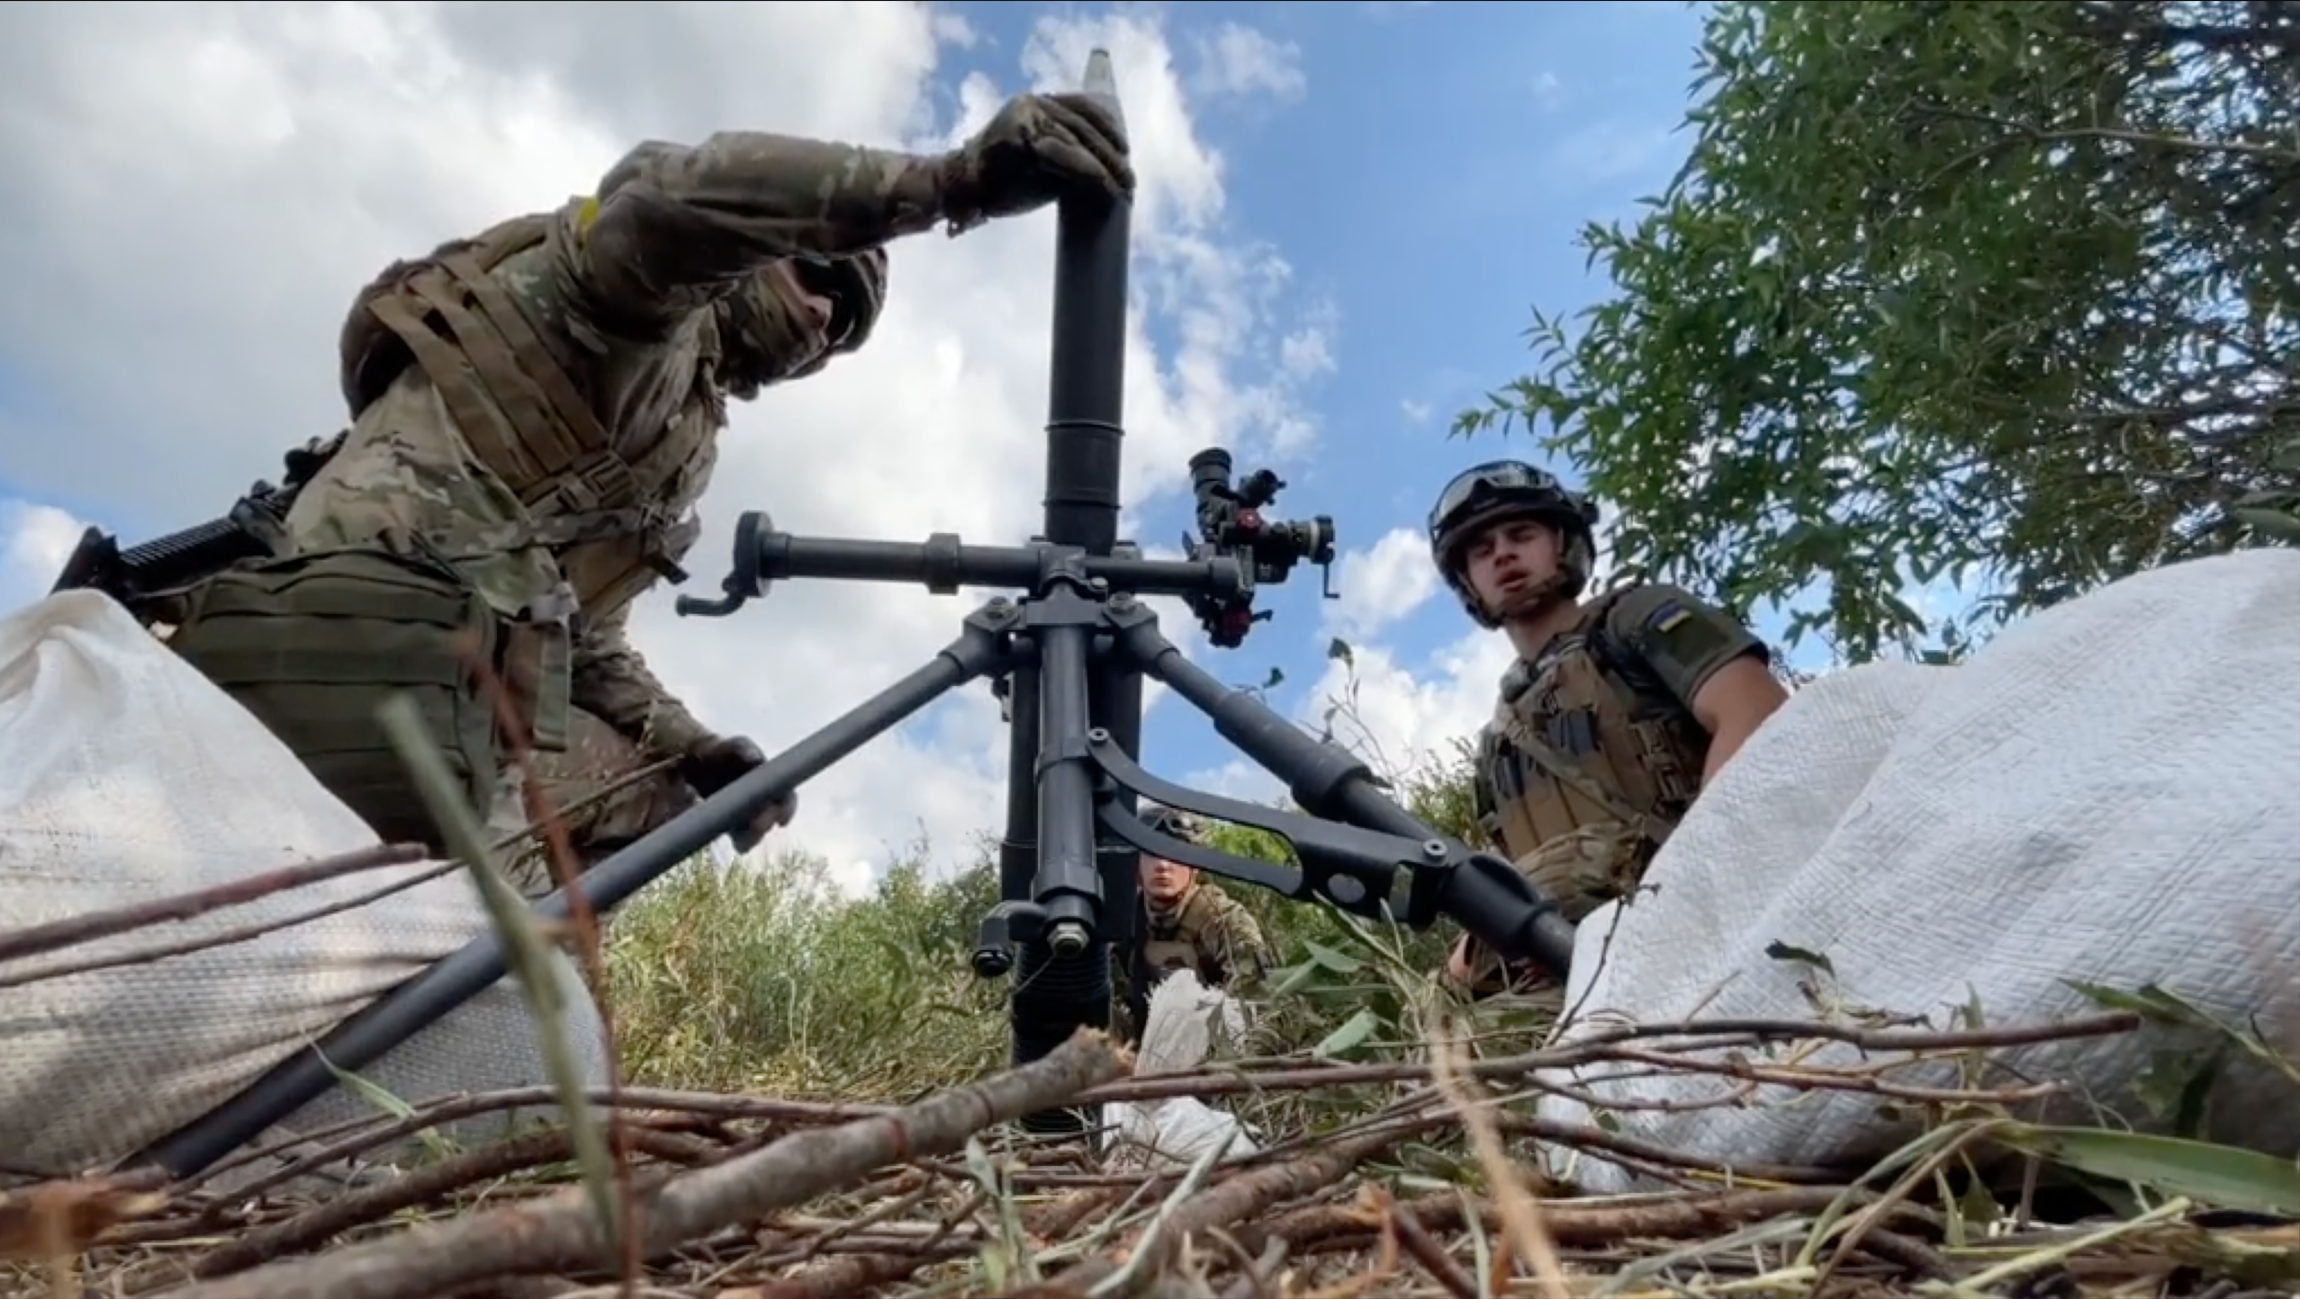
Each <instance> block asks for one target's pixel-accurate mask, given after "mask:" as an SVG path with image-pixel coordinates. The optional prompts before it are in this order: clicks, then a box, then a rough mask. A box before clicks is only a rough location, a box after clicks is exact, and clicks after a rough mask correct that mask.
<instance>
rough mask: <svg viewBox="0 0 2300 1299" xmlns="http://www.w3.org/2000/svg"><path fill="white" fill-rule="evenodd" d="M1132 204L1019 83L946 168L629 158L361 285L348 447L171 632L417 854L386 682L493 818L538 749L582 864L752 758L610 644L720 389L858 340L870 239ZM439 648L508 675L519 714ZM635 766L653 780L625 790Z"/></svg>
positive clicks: (730, 141)
mask: <svg viewBox="0 0 2300 1299" xmlns="http://www.w3.org/2000/svg"><path fill="white" fill-rule="evenodd" d="M1133 187H1134V176H1133V171H1132V167H1131V165H1130V163H1129V162H1128V159H1127V150H1126V145H1125V141H1124V137H1123V135H1122V134H1121V132H1120V131H1119V130H1118V128H1117V126H1116V124H1115V123H1114V122H1113V121H1112V120H1111V119H1110V118H1109V117H1108V116H1107V115H1106V113H1105V110H1103V109H1102V108H1101V107H1100V106H1099V105H1097V104H1096V103H1095V102H1094V101H1093V100H1092V99H1090V98H1088V97H1085V96H1078V95H1067V94H1054V95H1033V94H1026V95H1020V96H1017V97H1015V98H1014V99H1012V100H1010V101H1009V102H1008V103H1007V104H1006V105H1005V106H1004V108H1003V109H1001V111H1000V112H999V113H998V114H997V115H996V116H995V117H994V118H992V120H991V121H990V122H989V123H988V124H987V125H985V126H984V127H983V128H982V130H981V131H980V132H978V133H977V134H976V135H975V136H974V138H973V139H972V140H970V141H968V142H967V143H966V144H964V145H962V146H961V147H959V148H956V149H953V150H950V151H949V152H947V153H936V154H927V155H913V154H907V153H900V152H895V151H891V150H886V149H875V148H864V147H859V146H854V145H845V144H833V143H826V142H821V141H815V140H807V139H799V138H794V137H790V136H783V135H774V134H768V133H765V132H757V131H723V132H719V133H716V134H714V135H712V136H710V137H709V138H707V139H705V140H703V141H702V142H701V143H700V144H697V145H694V146H686V145H679V144H672V143H665V142H661V141H649V142H646V143H642V144H640V145H638V146H637V147H636V148H634V149H632V150H631V151H630V152H629V153H628V154H626V155H625V156H624V157H623V158H622V159H621V160H619V161H618V162H616V163H615V165H614V166H612V167H610V168H609V169H608V170H607V172H606V174H605V175H604V176H603V177H602V178H601V180H600V182H599V184H598V187H597V189H596V191H595V192H594V193H592V194H589V195H580V196H577V197H575V198H571V199H570V200H568V201H567V202H566V203H565V204H563V205H561V206H559V207H558V208H556V209H554V210H551V211H545V212H537V213H532V214H529V215H525V216H519V217H515V218H512V219H510V220H507V221H504V222H502V223H500V224H498V225H496V226H494V227H492V228H490V229H487V230H485V231H482V232H481V233H479V234H477V235H475V236H473V237H470V238H464V239H457V240H454V241H451V242H449V243H446V244H443V245H441V246H440V247H438V248H436V249H434V250H433V251H432V252H431V253H429V254H428V255H425V256H423V257H420V258H416V259H413V260H408V261H401V262H398V263H395V264H393V265H392V266H390V267H389V268H388V269H386V270H385V271H384V272H383V273H382V274H381V275H380V276H378V277H377V278H376V280H375V281H374V282H372V283H370V284H369V285H367V286H366V287H365V288H363V289H362V290H361V291H360V292H359V294H358V295H357V297H356V299H355V300H354V302H353V303H352V306H351V310H350V313H349V315H348V317H347V319H346V320H345V322H344V325H343V329H342V334H341V337H340V339H339V354H340V363H341V374H340V378H341V384H342V389H343V395H344V398H345V400H346V402H347V403H348V405H349V408H350V417H351V421H352V422H351V424H350V426H349V427H348V428H347V429H346V430H345V431H344V432H343V433H342V434H339V435H338V437H337V439H336V440H335V443H334V444H333V445H332V446H320V445H316V444H315V447H314V448H312V449H311V455H310V456H309V459H311V460H316V461H318V462H319V467H318V469H317V471H316V473H314V474H312V475H311V476H310V478H309V480H308V481H307V482H304V483H303V484H302V485H301V486H300V488H299V489H298V491H297V494H296V497H295V501H294V504H293V507H292V508H291V510H290V511H289V513H288V515H287V518H286V527H285V537H284V538H283V539H282V540H281V542H280V543H279V544H278V545H277V546H276V547H275V549H277V550H278V551H279V552H280V554H279V555H277V556H276V557H275V558H274V559H272V560H267V561H264V563H263V564H261V565H257V566H255V567H254V568H253V569H242V570H240V571H238V572H226V573H224V574H222V575H220V576H219V577H218V578H217V579H214V580H213V581H212V582H211V584H210V585H209V586H208V587H207V588H205V589H202V590H195V591H194V592H192V593H191V595H190V596H189V597H188V598H187V599H186V600H185V602H184V612H183V616H182V618H181V620H180V621H179V622H178V625H177V627H176V631H175V635H174V637H173V639H172V641H171V643H172V644H174V645H175V646H176V647H177V649H178V650H179V651H180V652H182V653H183V654H184V655H185V657H186V658H188V659H189V660H190V661H192V662H193V664H194V665H195V666H197V667H199V668H200V669H201V670H202V671H204V672H206V673H207V674H208V675H209V676H210V678H211V679H213V680H215V681H216V682H217V683H218V684H219V685H221V686H223V687H224V688H225V689H226V690H227V691H228V692H230V693H232V694H233V695H234V697H235V698H238V699H239V700H240V701H241V702H242V703H243V704H244V705H246V706H248V707H249V708H250V710H251V711H253V712H255V713H256V714H257V715H258V716H259V717H261V718H263V719H264V720H265V721H266V722H267V723H268V724H270V725H271V726H272V727H273V730H274V731H275V733H277V734H279V735H280V736H281V737H282V739H283V740H286V741H287V742H288V743H289V747H290V748H292V749H295V750H296V751H297V753H298V755H299V756H301V757H303V758H304V760H305V763H306V765H307V766H310V767H311V768H312V770H313V771H314V774H315V775H317V776H318V777H319V778H320V780H321V782H322V783H323V784H326V785H327V786H328V787H329V788H330V789H331V790H333V791H334V792H335V793H336V794H337V795H338V797H340V798H342V799H344V801H345V802H346V803H348V804H350V805H351V806H352V808H353V810H354V811H356V812H359V813H360V814H361V815H362V816H363V817H365V818H366V819H367V820H368V822H369V824H370V825H371V827H373V828H374V829H376V831H377V832H378V833H379V834H380V835H382V836H384V837H385V838H387V839H393V840H415V841H418V842H434V843H436V842H437V836H436V835H435V834H434V833H433V829H432V826H431V825H430V822H429V817H428V816H427V815H426V814H425V812H424V809H423V806H422V805H421V803H420V800H419V798H417V797H416V796H415V794H414V792H413V791H412V790H411V789H410V787H409V785H408V782H407V781H406V780H405V778H404V772H403V771H402V770H401V767H400V763H399V759H398V757H397V754H396V752H395V751H394V750H393V749H392V748H391V747H390V746H389V744H388V743H387V742H386V740H385V738H384V736H383V735H382V733H381V732H380V730H379V729H378V728H377V727H375V726H374V725H373V724H372V718H373V716H374V711H373V705H374V703H375V702H376V700H377V698H378V697H379V692H381V691H384V690H385V689H386V688H387V687H389V688H393V689H407V690H410V691H412V692H413V697H415V698H417V699H418V701H419V703H420V704H421V707H422V708H423V710H424V711H423V714H422V715H423V716H424V718H425V720H426V722H427V723H429V729H430V731H431V732H432V734H433V738H434V739H435V740H437V741H438V742H439V743H440V745H441V748H442V749H443V751H444V752H445V753H446V755H447V757H448V759H449V762H450V766H451V769H453V770H455V771H457V772H459V773H461V774H462V775H464V776H465V777H466V778H467V780H468V782H469V784H470V789H469V790H467V791H466V792H468V793H470V794H472V795H473V797H474V801H475V802H479V803H482V804H492V806H493V808H494V813H495V815H494V818H493V819H494V820H495V822H496V824H497V825H498V826H499V827H503V826H516V825H518V824H522V823H525V822H526V821H527V820H528V819H529V817H528V812H529V809H527V808H525V807H523V806H522V805H521V802H520V799H519V797H518V789H517V785H516V784H515V783H514V782H513V781H512V780H511V779H510V777H509V773H508V770H507V762H508V759H509V757H510V756H511V755H510V750H511V749H512V748H513V747H514V746H516V747H521V748H526V749H528V750H530V751H531V752H532V753H533V754H534V757H533V758H532V759H531V760H530V762H529V764H528V765H529V769H530V771H531V772H533V773H534V774H536V775H539V776H540V777H541V778H542V786H543V792H544V796H545V800H546V803H547V805H548V806H549V807H551V808H559V809H568V813H567V820H566V821H565V822H563V825H564V826H565V828H566V829H567V830H568V832H569V833H570V835H571V837H572V838H573V840H574V841H575V844H576V847H577V849H578V854H579V856H580V857H582V858H583V859H584V860H583V862H582V865H584V866H588V865H590V864H593V863H594V862H595V861H596V860H597V859H598V858H600V857H603V856H605V855H607V854H608V853H610V852H612V851H613V850H614V849H615V848H617V847H619V846H621V845H622V844H624V843H627V842H629V841H630V840H631V839H633V838H635V837H637V836H639V835H641V834H644V833H646V832H647V831H648V830H650V829H652V828H654V827H655V826H657V825H660V824H661V823H663V822H664V821H665V820H668V819H669V818H670V817H671V816H673V815H675V814H676V813H678V812H679V811H680V810H682V809H683V808H685V807H686V806H689V805H691V804H692V803H693V802H694V801H695V800H696V798H697V797H698V796H707V795H709V794H711V793H713V792H715V791H717V790H719V789H721V788H723V787H724V786H726V785H727V784H729V783H730V782H732V781H734V780H735V779H736V778H738V777H739V776H741V775H742V774H743V773H744V772H746V771H749V770H750V769H752V768H754V767H756V766H758V765H760V764H761V763H762V762H764V761H765V757H764V755H763V753H762V752H761V750H760V749H759V747H758V746H757V745H756V744H754V743H753V742H752V741H751V740H749V739H747V738H745V737H742V736H736V735H722V734H720V733H718V732H716V731H714V730H713V729H711V728H710V727H708V726H706V725H705V724H704V723H702V722H701V721H700V720H699V719H697V718H696V717H695V716H694V715H693V714H692V713H690V712H689V711H688V710H687V708H686V707H685V705H684V704H682V703H681V702H680V701H679V700H678V699H677V698H675V697H674V696H673V695H672V694H671V693H670V692H669V691H668V690H666V689H665V688H664V686H663V685H662V683H661V682H660V681H658V680H657V679H656V677H655V676H654V675H653V673H652V672H650V671H649V669H648V666H647V664H646V662H645V660H644V659H643V658H642V657H641V655H640V654H639V652H638V650H637V649H635V648H634V647H633V646H632V644H631V643H630V641H629V640H628V639H627V637H626V627H627V625H628V619H629V615H630V610H631V605H632V602H633V601H634V600H635V599H636V598H638V597H639V596H640V595H641V594H643V593H644V592H646V591H648V590H650V589H652V588H653V587H654V586H655V585H656V583H657V582H658V581H660V580H661V579H662V578H664V577H666V576H674V577H675V576H678V575H680V570H679V564H680V562H681V560H682V558H683V557H684V555H685V554H686V552H687V549H688V548H689V547H690V546H691V545H692V544H693V542H694V540H695V536H696V533H697V532H698V530H699V524H698V522H697V520H696V518H695V517H694V515H693V510H694V506H695V504H696V502H697V501H698V500H699V499H700V498H701V496H702V495H703V492H704V490H705V488H706V487H707V486H708V484H709V483H710V480H711V474H712V469H713V466H714V464H715V463H716V459H717V454H718V439H719V435H720V432H721V430H722V429H724V428H725V427H726V424H727V410H728V402H729V400H730V399H733V400H738V401H748V400H750V399H752V398H755V397H756V396H758V395H759V394H760V393H761V392H762V391H764V390H766V389H767V388H770V387H772V386H774V385H777V384H781V383H787V382H789V381H791V380H794V379H799V378H803V377H805V376H808V375H812V374H815V373H818V372H819V371H821V370H822V369H823V368H824V367H825V366H826V365H828V364H830V363H831V362H832V360H833V359H835V358H837V357H840V356H844V355H848V354H851V353H853V352H855V351H857V350H859V349H860V348H861V347H863V346H864V345H865V343H867V342H868V340H869V339H870V337H871V334H872V331H873V329H874V328H875V326H876V324H877V322H878V319H879V315H880V312H881V310H882V308H883V306H884V304H885V300H886V293H887V283H888V276H887V248H886V246H887V245H888V244H889V243H890V242H892V241H894V240H896V239H898V238H901V237H903V236H906V235H913V234H919V233H923V232H925V231H929V230H932V229H934V228H935V227H937V226H944V227H947V228H948V230H949V232H950V233H952V234H957V233H959V232H961V231H964V230H967V229H969V228H971V227H973V226H976V225H979V224H981V223H983V222H984V221H987V220H992V219H996V218H1001V217H1006V216H1012V215H1018V214H1021V213H1026V212H1030V211H1033V210H1036V209H1038V208H1040V207H1043V206H1045V205H1047V204H1049V203H1052V202H1055V201H1057V200H1058V199H1061V198H1063V197H1065V196H1067V195H1072V194H1078V195H1102V196H1111V197H1118V196H1126V195H1130V194H1131V193H1132V191H1133ZM292 459H293V457H291V460H292ZM227 614H228V615H229V616H228V617H226V616H225V615H227ZM458 636H461V637H463V638H464V640H466V641H469V642H470V643H472V644H474V645H475V646H476V647H477V649H476V652H477V653H478V654H479V659H480V662H481V663H482V664H483V665H484V666H487V667H489V668H492V669H493V674H494V676H495V677H496V678H498V679H500V680H501V681H502V682H504V683H505V684H506V685H507V686H508V687H509V688H510V690H511V692H512V699H513V701H514V703H515V713H514V715H515V718H516V720H515V722H514V723H513V724H512V725H511V726H509V727H498V726H497V725H495V720H496V719H495V718H494V717H493V716H492V715H491V714H492V707H491V701H490V700H488V699H486V698H485V697H484V691H483V688H482V686H481V684H480V682H481V681H482V680H483V679H484V676H483V674H480V673H477V672H476V671H474V670H473V665H472V663H471V661H470V660H468V659H466V658H462V657H459V655H460V653H461V651H460V649H458V648H457V644H458V642H457V637H458ZM259 643H260V645H261V646H263V652H262V653H261V654H251V653H248V652H246V649H247V647H248V646H249V645H251V644H259ZM647 767H664V768H667V769H668V774H667V775H664V776H662V777H661V778H658V779H651V780H642V781H637V782H635V783H633V782H626V781H622V780H621V779H620V778H621V777H623V776H625V775H627V774H629V773H632V772H634V771H636V770H638V769H642V768H647ZM610 785H618V786H620V789H619V792H616V793H613V794H612V795H611V796H605V801H603V802H602V801H601V800H600V799H599V798H589V799H586V797H585V796H586V795H589V794H594V793H597V794H602V795H605V791H606V790H607V788H608V787H609V786H610ZM582 802H588V803H589V804H590V805H589V806H583V807H575V806H572V805H574V804H577V803H582ZM792 810H793V809H792V807H791V806H789V805H788V804H787V803H786V805H784V806H781V807H778V808H774V809H770V810H769V811H768V812H766V813H764V814H762V816H761V817H760V819H759V820H758V821H756V822H754V823H753V824H752V825H750V826H748V827H746V828H744V829H743V830H742V831H740V832H738V833H736V834H735V835H734V836H733V838H734V842H735V846H736V847H737V849H738V850H746V849H748V848H749V847H751V846H752V845H754V844H756V843H757V842H758V840H759V839H760V838H761V837H763V836H764V835H765V834H766V833H768V832H769V831H770V830H772V829H773V828H775V827H776V826H778V825H781V824H783V823H785V822H786V821H787V820H788V818H789V816H790V815H791V812H792ZM526 882H527V883H528V884H530V885H531V886H537V887H540V886H541V885H542V881H540V880H533V879H531V880H529V881H526Z"/></svg>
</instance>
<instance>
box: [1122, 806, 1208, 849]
mask: <svg viewBox="0 0 2300 1299" xmlns="http://www.w3.org/2000/svg"><path fill="white" fill-rule="evenodd" d="M1136 815H1138V816H1139V817H1140V818H1141V819H1142V823H1143V824H1144V825H1147V826H1149V827H1150V828H1151V829H1153V830H1156V831H1157V832H1158V833H1160V834H1166V835H1172V836H1173V837H1175V838H1177V839H1180V840H1181V841H1182V842H1184V843H1204V842H1205V841H1206V833H1205V827H1204V826H1202V825H1200V824H1199V823H1198V818H1197V817H1194V816H1192V815H1190V814H1189V813H1188V812H1185V811H1182V810H1181V809H1179V808H1172V807H1167V806H1165V805H1164V804H1162V803H1144V804H1142V806H1141V810H1140V811H1139V812H1138V813H1136Z"/></svg>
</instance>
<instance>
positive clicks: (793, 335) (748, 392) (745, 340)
mask: <svg viewBox="0 0 2300 1299" xmlns="http://www.w3.org/2000/svg"><path fill="white" fill-rule="evenodd" d="M719 312H720V314H719V345H720V347H721V348H722V349H723V351H724V355H723V356H722V357H721V358H720V360H719V382H720V386H722V387H724V388H725V389H726V390H727V394H728V395H729V396H731V397H734V398H736V399H737V400H739V401H749V400H750V399H752V398H753V397H756V396H758V395H759V390H760V389H762V388H766V387H770V386H772V385H774V384H777V383H781V382H782V381H783V380H785V379H791V378H796V377H797V376H798V375H799V374H801V373H802V372H803V371H804V369H805V367H806V366H808V365H809V364H811V363H813V362H815V361H816V360H818V359H819V358H817V357H816V355H815V338H814V331H813V330H811V329H809V328H808V327H807V325H806V323H805V318H804V317H803V316H801V315H800V312H799V306H798V304H797V303H794V302H792V301H790V300H789V299H787V298H786V297H784V296H783V294H782V293H781V292H780V291H779V290H778V289H777V287H776V282H775V280H773V279H772V278H770V277H768V276H766V275H756V276H753V277H752V278H751V280H750V282H749V283H747V284H745V285H744V286H743V287H742V288H740V289H738V290H736V291H735V292H734V293H732V294H729V295H728V296H727V297H726V298H725V299H724V300H723V301H722V302H721V305H720V308H719Z"/></svg>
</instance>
